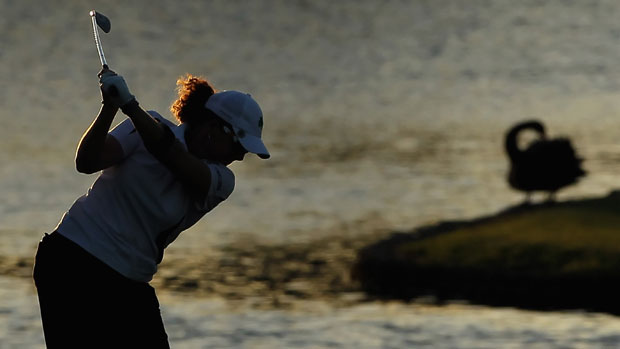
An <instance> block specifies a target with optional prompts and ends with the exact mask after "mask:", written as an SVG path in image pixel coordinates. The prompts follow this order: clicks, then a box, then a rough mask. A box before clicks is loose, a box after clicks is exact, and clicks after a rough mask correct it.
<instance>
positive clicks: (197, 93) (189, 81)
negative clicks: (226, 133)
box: [170, 74, 216, 124]
mask: <svg viewBox="0 0 620 349" xmlns="http://www.w3.org/2000/svg"><path fill="white" fill-rule="evenodd" d="M177 91H178V93H179V98H178V99H177V100H176V101H174V103H172V106H170V111H171V112H172V114H173V115H174V116H175V117H176V118H177V120H179V121H180V122H181V123H188V124H193V123H200V122H202V121H204V120H205V119H206V118H208V115H209V113H206V111H207V110H206V109H205V103H206V102H207V100H208V99H209V97H211V96H212V95H213V94H214V93H215V92H216V90H215V88H214V87H213V85H211V83H210V82H209V81H208V80H207V79H205V78H201V77H196V76H193V75H191V74H187V75H185V76H182V77H180V78H179V79H178V80H177Z"/></svg>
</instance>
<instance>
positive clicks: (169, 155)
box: [123, 102, 211, 199]
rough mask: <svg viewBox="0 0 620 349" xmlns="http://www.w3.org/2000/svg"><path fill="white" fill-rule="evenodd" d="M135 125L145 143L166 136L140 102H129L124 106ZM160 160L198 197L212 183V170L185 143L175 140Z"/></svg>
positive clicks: (202, 195)
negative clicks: (188, 149) (186, 148)
mask: <svg viewBox="0 0 620 349" xmlns="http://www.w3.org/2000/svg"><path fill="white" fill-rule="evenodd" d="M123 112H124V113H125V114H127V116H129V118H130V119H131V121H132V122H133V125H134V127H135V128H136V130H137V131H138V134H140V137H142V141H143V142H144V144H155V143H158V142H161V141H162V139H163V138H164V132H165V131H164V129H163V127H164V126H163V125H162V124H160V123H159V122H157V120H155V119H154V118H153V117H151V115H150V114H149V113H147V112H146V111H145V110H144V109H142V108H141V107H140V106H139V105H138V103H131V102H130V103H129V104H128V105H127V106H125V107H123ZM159 160H160V161H161V162H162V163H163V164H164V165H165V166H166V167H168V169H170V171H172V173H173V174H174V175H175V176H176V177H177V178H178V179H179V180H180V181H181V182H182V183H183V184H184V185H185V186H186V187H187V188H188V189H189V190H190V192H192V193H194V194H196V195H195V196H196V198H197V199H202V198H204V197H205V196H206V195H207V193H208V192H209V187H210V185H211V170H209V167H208V166H207V165H206V164H205V163H204V162H202V160H200V159H199V158H197V157H195V156H194V155H192V154H191V153H189V152H188V151H186V150H185V148H184V147H183V145H182V144H181V143H180V142H178V141H175V142H174V143H173V144H172V147H171V148H170V149H168V150H167V151H166V152H165V154H163V155H161V156H159Z"/></svg>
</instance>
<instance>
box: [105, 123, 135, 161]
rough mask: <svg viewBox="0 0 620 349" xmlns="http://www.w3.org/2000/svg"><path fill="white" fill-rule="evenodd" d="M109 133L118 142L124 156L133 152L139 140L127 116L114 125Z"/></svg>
mask: <svg viewBox="0 0 620 349" xmlns="http://www.w3.org/2000/svg"><path fill="white" fill-rule="evenodd" d="M109 134H110V135H111V136H112V137H114V138H115V139H116V140H117V141H118V142H119V143H120V145H121V147H122V148H123V153H124V154H125V156H127V155H129V154H131V153H133V152H134V150H136V147H137V146H138V144H140V142H141V139H140V135H139V134H138V132H137V131H136V128H135V127H134V126H133V123H132V122H131V120H130V119H129V118H127V119H125V121H123V122H121V123H120V124H118V125H116V127H114V129H112V131H110V133H109Z"/></svg>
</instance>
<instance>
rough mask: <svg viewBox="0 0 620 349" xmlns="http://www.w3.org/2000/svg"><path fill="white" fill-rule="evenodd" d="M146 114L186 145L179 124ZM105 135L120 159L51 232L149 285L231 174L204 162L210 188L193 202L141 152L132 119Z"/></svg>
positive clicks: (227, 189)
mask: <svg viewBox="0 0 620 349" xmlns="http://www.w3.org/2000/svg"><path fill="white" fill-rule="evenodd" d="M149 113H150V114H151V115H153V117H155V118H156V119H158V120H160V121H161V122H163V123H165V124H167V125H168V126H170V128H171V129H172V131H173V133H174V135H175V136H176V138H177V139H178V140H179V141H180V142H181V143H182V144H183V145H184V146H186V147H187V145H186V144H185V136H184V135H185V125H184V124H181V125H179V126H177V125H174V124H173V123H172V122H170V121H169V120H166V119H165V118H163V117H162V116H161V115H159V114H158V113H156V112H153V111H149ZM110 134H111V135H112V136H113V137H114V138H116V139H117V140H118V142H119V143H120V144H121V146H122V148H123V153H124V156H125V158H124V159H123V161H121V162H120V163H119V164H117V165H114V166H112V167H109V168H107V169H105V170H103V171H102V173H101V174H100V175H99V177H98V178H97V180H95V182H94V183H93V185H92V186H91V187H90V189H89V190H88V192H87V193H86V194H85V195H84V196H82V197H80V198H78V199H77V200H76V201H75V203H74V204H73V206H71V208H70V209H69V211H68V212H66V213H65V214H64V215H63V217H62V219H61V221H60V223H59V224H58V226H57V227H56V230H57V231H58V232H59V233H60V234H61V235H63V236H65V237H67V238H68V239H70V240H72V241H73V242H75V243H77V244H78V245H80V246H81V247H82V248H84V249H85V250H86V251H88V252H89V253H91V254H92V255H93V256H95V257H97V258H98V259H100V260H101V261H103V262H104V263H106V264H107V265H109V266H110V267H112V268H113V269H114V270H116V271H118V272H119V273H121V274H122V275H124V276H126V277H128V278H130V279H133V280H136V281H142V282H148V281H150V280H151V279H152V278H153V274H155V272H156V271H157V265H158V264H159V263H160V262H161V259H162V258H163V252H164V248H165V247H166V246H168V245H169V244H170V243H171V242H172V241H174V239H176V238H177V237H178V236H179V234H180V233H181V232H182V231H183V230H185V229H187V228H189V227H191V226H192V225H194V224H195V223H196V222H197V221H198V220H199V219H200V218H202V216H204V215H205V214H206V213H207V212H209V211H211V210H212V209H213V208H214V207H215V206H217V205H218V204H219V203H220V202H222V201H224V200H225V199H226V198H228V196H229V195H230V194H231V193H232V191H233V189H234V186H235V176H234V174H233V172H232V171H231V170H230V169H228V168H227V167H226V166H224V165H222V164H217V163H211V162H208V161H206V160H204V161H205V163H206V164H207V165H208V166H209V169H210V170H211V187H210V189H209V193H208V195H207V197H206V199H205V200H204V202H196V201H195V200H194V199H192V198H191V196H190V195H189V193H188V191H187V190H186V189H185V188H184V186H183V185H182V184H181V183H180V182H179V181H178V180H176V178H175V177H174V176H173V174H172V173H171V172H170V170H168V168H166V167H165V166H164V165H163V164H162V163H161V162H159V161H158V160H157V159H156V158H155V157H153V155H151V153H149V152H148V150H146V148H145V147H144V143H143V142H142V138H141V137H140V135H139V134H138V132H137V131H136V130H135V128H134V126H133V123H132V122H131V120H129V119H127V120H125V121H123V122H122V123H120V124H119V125H118V126H117V127H115V128H114V129H113V130H112V131H111V132H110Z"/></svg>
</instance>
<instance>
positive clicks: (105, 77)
mask: <svg viewBox="0 0 620 349" xmlns="http://www.w3.org/2000/svg"><path fill="white" fill-rule="evenodd" d="M99 86H100V87H101V95H102V96H103V100H104V102H105V103H109V104H110V105H112V106H114V107H117V108H120V107H122V106H124V105H125V104H127V103H128V102H131V101H132V100H134V99H135V97H134V95H132V94H131V92H129V87H127V83H126V82H125V79H123V77H122V76H120V75H117V74H116V73H114V72H112V71H109V70H108V71H106V72H104V73H103V74H101V76H100V78H99Z"/></svg>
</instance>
